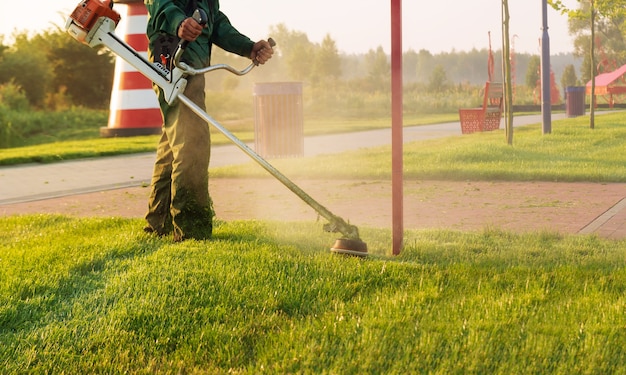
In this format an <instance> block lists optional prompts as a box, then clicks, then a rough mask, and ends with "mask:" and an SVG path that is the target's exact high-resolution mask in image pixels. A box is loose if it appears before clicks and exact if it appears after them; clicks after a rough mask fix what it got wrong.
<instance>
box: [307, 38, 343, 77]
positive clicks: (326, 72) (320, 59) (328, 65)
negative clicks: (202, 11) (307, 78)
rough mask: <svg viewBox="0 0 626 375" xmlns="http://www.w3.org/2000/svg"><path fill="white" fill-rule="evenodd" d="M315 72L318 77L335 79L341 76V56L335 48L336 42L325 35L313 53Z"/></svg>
mask: <svg viewBox="0 0 626 375" xmlns="http://www.w3.org/2000/svg"><path fill="white" fill-rule="evenodd" d="M313 71H314V72H315V74H316V75H317V76H319V77H324V78H327V79H332V80H336V79H337V78H339V77H340V76H341V58H340V57H339V51H338V50H337V44H336V43H335V41H334V40H333V39H332V38H331V37H330V35H328V34H327V35H326V36H325V37H324V40H323V41H322V45H321V46H320V48H319V49H318V50H317V52H316V53H315V66H314V68H313Z"/></svg>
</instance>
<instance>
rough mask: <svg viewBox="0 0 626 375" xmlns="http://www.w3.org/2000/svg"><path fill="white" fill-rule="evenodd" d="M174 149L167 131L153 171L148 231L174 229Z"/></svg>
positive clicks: (162, 232)
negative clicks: (172, 206) (171, 208)
mask: <svg viewBox="0 0 626 375" xmlns="http://www.w3.org/2000/svg"><path fill="white" fill-rule="evenodd" d="M173 160H174V158H173V156H172V149H171V148H170V145H169V141H168V139H167V134H166V133H165V131H164V132H163V134H162V135H161V139H160V141H159V144H158V146H157V158H156V161H155V163H154V170H153V172H152V182H151V184H150V187H151V191H150V198H149V200H148V213H147V214H146V221H147V222H148V226H147V227H146V228H145V230H146V231H147V232H156V233H158V234H159V235H165V234H167V233H169V232H171V231H172V216H171V214H170V204H171V196H172V189H171V186H172V161H173Z"/></svg>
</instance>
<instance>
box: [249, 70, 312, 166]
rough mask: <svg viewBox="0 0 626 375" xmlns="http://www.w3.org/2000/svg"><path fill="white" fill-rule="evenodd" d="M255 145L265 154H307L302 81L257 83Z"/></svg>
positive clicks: (257, 149) (258, 152)
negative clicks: (305, 152)
mask: <svg viewBox="0 0 626 375" xmlns="http://www.w3.org/2000/svg"><path fill="white" fill-rule="evenodd" d="M254 147H255V151H256V152H257V154H259V155H261V156H262V157H276V158H280V157H301V156H303V155H304V120H303V114H302V83H301V82H270V83H256V84H255V85H254Z"/></svg>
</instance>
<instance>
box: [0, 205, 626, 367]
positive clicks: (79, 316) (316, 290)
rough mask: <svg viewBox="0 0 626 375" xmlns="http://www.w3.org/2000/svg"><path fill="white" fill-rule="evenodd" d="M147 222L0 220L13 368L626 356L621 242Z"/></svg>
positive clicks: (512, 363)
mask: <svg viewBox="0 0 626 375" xmlns="http://www.w3.org/2000/svg"><path fill="white" fill-rule="evenodd" d="M140 228H141V223H140V220H126V219H124V220H122V219H114V218H111V219H74V218H67V217H61V216H47V215H36V216H24V217H11V218H5V219H2V220H0V246H1V252H0V265H1V267H0V362H1V363H2V366H3V373H5V374H22V373H68V374H70V373H71V374H78V373H80V374H83V373H145V374H148V373H150V374H152V373H163V374H170V373H207V374H213V373H230V372H234V373H250V374H257V373H263V372H265V373H341V374H362V373H380V374H382V373H398V374H399V373H402V374H405V373H438V374H449V373H476V374H483V373H506V374H512V373H515V374H519V373H562V374H571V373H577V374H578V373H598V374H608V373H623V372H624V371H626V349H625V348H624V345H623V344H624V342H625V340H626V329H625V327H626V314H624V308H625V304H624V295H625V290H624V289H625V285H626V269H625V268H624V258H625V256H626V242H624V241H608V240H603V239H599V238H597V237H593V236H566V237H561V236H557V235H553V234H549V233H538V234H524V235H513V234H510V233H504V232H499V231H483V232H476V233H460V232H453V231H412V232H410V233H409V235H408V237H410V241H408V242H407V246H406V248H405V250H404V251H403V253H402V254H401V255H400V256H399V257H395V258H388V257H385V256H377V255H374V256H372V257H370V258H368V259H366V260H361V259H357V258H345V257H343V256H338V255H332V254H331V253H330V252H329V251H328V250H327V248H328V244H329V243H332V236H331V235H329V234H323V233H320V232H319V231H318V227H317V225H315V224H313V223H311V224H309V223H295V224H294V223H264V222H256V221H245V222H229V223H219V224H218V225H217V226H216V230H215V239H214V240H213V241H206V242H197V241H188V242H184V243H181V244H173V243H172V242H171V240H170V239H167V238H165V239H157V238H154V237H148V236H147V235H146V234H144V233H143V232H141V230H140ZM367 237H368V238H370V239H371V244H370V248H371V249H374V250H375V252H376V251H379V250H380V249H379V246H380V245H381V244H382V243H385V242H386V241H387V240H386V239H387V238H388V237H389V233H388V231H385V230H380V229H367Z"/></svg>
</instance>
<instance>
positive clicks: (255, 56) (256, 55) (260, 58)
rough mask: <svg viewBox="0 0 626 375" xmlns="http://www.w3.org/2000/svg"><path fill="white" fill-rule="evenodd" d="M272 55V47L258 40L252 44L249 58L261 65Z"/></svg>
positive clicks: (264, 41) (266, 42)
mask: <svg viewBox="0 0 626 375" xmlns="http://www.w3.org/2000/svg"><path fill="white" fill-rule="evenodd" d="M273 54H274V50H273V49H272V46H271V45H270V44H269V42H268V41H266V40H260V41H258V42H256V43H254V46H252V52H251V53H250V58H251V59H252V61H254V62H256V63H258V64H261V65H263V64H265V63H266V62H267V60H269V59H271V58H272V55H273Z"/></svg>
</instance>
